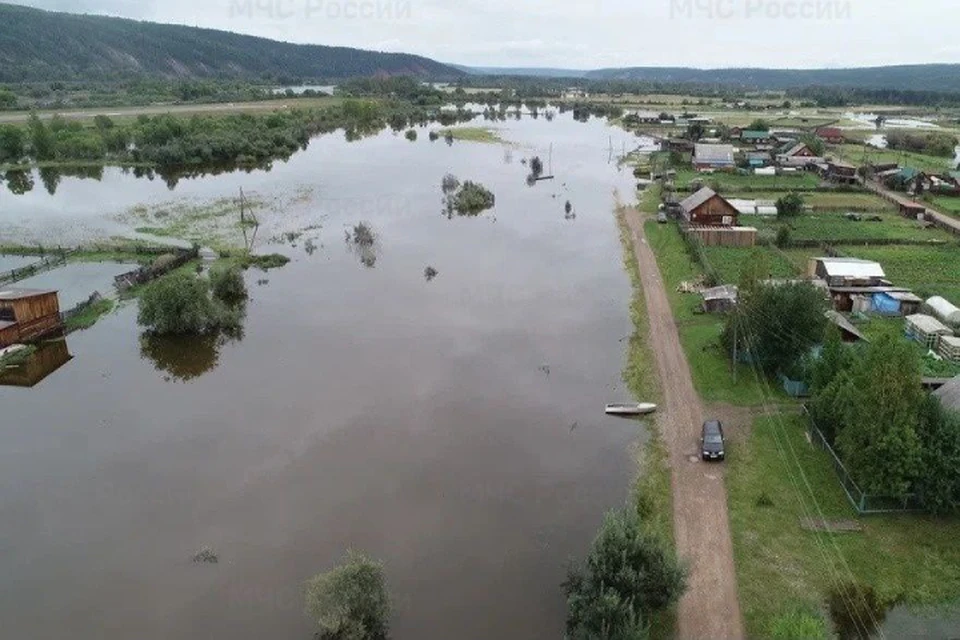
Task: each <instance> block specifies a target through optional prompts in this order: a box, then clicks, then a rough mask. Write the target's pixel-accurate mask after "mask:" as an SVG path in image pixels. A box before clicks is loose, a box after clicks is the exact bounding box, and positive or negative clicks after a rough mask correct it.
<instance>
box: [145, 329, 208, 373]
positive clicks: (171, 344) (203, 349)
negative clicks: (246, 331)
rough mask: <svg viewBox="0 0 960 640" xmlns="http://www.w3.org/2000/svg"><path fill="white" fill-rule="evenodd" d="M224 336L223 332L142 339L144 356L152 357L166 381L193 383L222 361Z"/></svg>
mask: <svg viewBox="0 0 960 640" xmlns="http://www.w3.org/2000/svg"><path fill="white" fill-rule="evenodd" d="M223 344H224V338H223V337H222V336H221V335H220V334H219V333H216V334H214V333H211V334H208V335H202V336H154V335H148V334H145V335H144V336H143V337H142V338H141V339H140V355H141V356H142V357H143V359H145V360H150V361H151V362H152V363H153V366H154V367H156V369H157V371H161V372H163V373H165V374H167V375H166V377H165V378H164V379H165V380H167V381H168V382H169V381H174V380H175V381H177V382H189V381H190V380H193V379H194V378H199V377H200V376H202V375H203V374H205V373H207V372H209V371H212V370H213V369H215V368H216V367H217V364H218V363H219V361H220V347H221V346H222V345H223Z"/></svg>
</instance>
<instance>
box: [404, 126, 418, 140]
mask: <svg viewBox="0 0 960 640" xmlns="http://www.w3.org/2000/svg"><path fill="white" fill-rule="evenodd" d="M404 135H405V136H406V138H407V140H409V141H410V142H416V141H417V130H416V129H408V130H407V133H406V134H404Z"/></svg>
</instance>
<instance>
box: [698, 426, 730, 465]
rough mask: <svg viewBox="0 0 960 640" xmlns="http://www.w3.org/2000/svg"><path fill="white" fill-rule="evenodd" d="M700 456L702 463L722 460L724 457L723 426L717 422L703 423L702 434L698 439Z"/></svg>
mask: <svg viewBox="0 0 960 640" xmlns="http://www.w3.org/2000/svg"><path fill="white" fill-rule="evenodd" d="M700 455H701V457H702V458H703V460H704V461H710V460H723V459H724V458H725V456H726V451H725V450H724V441H723V425H722V424H720V421H719V420H708V421H706V422H704V423H703V434H702V435H701V437H700Z"/></svg>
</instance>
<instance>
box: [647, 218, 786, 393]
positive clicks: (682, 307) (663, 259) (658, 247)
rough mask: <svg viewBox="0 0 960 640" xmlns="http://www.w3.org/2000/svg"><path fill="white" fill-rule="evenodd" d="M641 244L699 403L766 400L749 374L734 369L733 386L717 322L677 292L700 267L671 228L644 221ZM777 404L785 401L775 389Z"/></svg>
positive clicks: (720, 323) (719, 321)
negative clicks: (653, 263) (655, 268)
mask: <svg viewBox="0 0 960 640" xmlns="http://www.w3.org/2000/svg"><path fill="white" fill-rule="evenodd" d="M645 230H646V236H647V241H648V242H649V243H650V247H651V248H652V249H653V251H654V253H655V254H656V256H657V264H658V265H659V267H660V273H661V275H662V276H663V280H664V285H665V286H666V287H667V295H668V297H669V299H670V306H671V307H672V308H673V313H674V317H675V318H676V320H677V323H678V328H679V332H680V343H681V345H682V346H683V350H684V352H685V353H686V355H687V360H688V361H689V362H690V369H691V371H692V375H693V383H694V386H695V387H696V389H697V392H698V393H699V394H700V396H701V398H703V400H704V401H705V402H723V403H727V404H734V405H742V406H756V405H760V404H763V403H764V401H765V400H769V397H767V396H769V392H768V390H767V389H765V388H764V387H763V386H761V385H760V384H758V382H757V380H756V377H755V376H754V374H753V369H752V368H751V367H750V366H748V365H738V366H737V377H738V379H737V382H736V383H735V382H734V380H733V372H732V371H731V366H730V358H729V356H728V355H727V353H726V352H725V351H724V350H723V349H722V347H721V346H720V334H721V332H722V331H723V318H722V317H720V316H713V315H701V314H697V313H695V311H694V310H695V309H696V308H697V307H698V306H699V304H700V297H699V296H698V295H696V294H686V293H679V292H678V291H677V285H679V284H680V282H682V281H685V280H686V281H693V280H695V279H696V278H697V277H698V276H700V275H701V270H700V268H699V267H698V266H697V265H696V264H695V263H694V262H693V261H692V260H691V259H690V256H689V254H688V253H687V251H686V246H685V245H684V243H683V240H682V239H681V237H680V231H679V228H678V227H677V226H676V225H674V224H669V225H662V224H657V223H656V222H655V221H648V222H647V225H646V229H645ZM775 394H776V395H777V399H778V400H783V399H785V398H786V396H784V395H780V394H779V391H776V390H775Z"/></svg>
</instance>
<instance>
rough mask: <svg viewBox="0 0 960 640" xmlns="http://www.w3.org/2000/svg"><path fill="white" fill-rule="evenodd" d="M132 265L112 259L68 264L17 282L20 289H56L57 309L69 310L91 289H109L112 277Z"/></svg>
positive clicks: (82, 299)
mask: <svg viewBox="0 0 960 640" xmlns="http://www.w3.org/2000/svg"><path fill="white" fill-rule="evenodd" d="M136 268H137V265H136V264H120V263H116V262H91V263H71V264H67V265H64V266H62V267H59V268H57V269H54V270H52V271H46V272H44V273H41V274H39V275H36V276H33V277H32V278H27V279H26V280H21V281H19V282H17V284H16V286H17V287H22V288H24V289H53V290H55V291H58V292H59V298H60V308H61V309H70V308H71V307H74V306H76V305H78V304H79V303H81V302H83V301H84V300H87V299H88V298H89V297H90V296H91V294H93V293H94V292H99V293H100V294H101V295H107V294H110V293H112V292H113V278H114V277H115V276H118V275H120V274H121V273H126V272H128V271H130V270H132V269H136Z"/></svg>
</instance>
